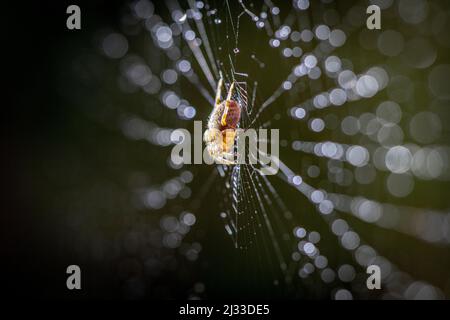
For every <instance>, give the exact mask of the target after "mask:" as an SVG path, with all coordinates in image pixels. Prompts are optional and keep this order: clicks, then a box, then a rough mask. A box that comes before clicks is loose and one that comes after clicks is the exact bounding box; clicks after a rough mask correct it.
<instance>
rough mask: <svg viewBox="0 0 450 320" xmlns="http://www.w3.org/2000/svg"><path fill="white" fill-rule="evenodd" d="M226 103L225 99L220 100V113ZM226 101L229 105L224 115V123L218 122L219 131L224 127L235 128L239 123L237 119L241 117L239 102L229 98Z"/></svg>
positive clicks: (224, 128)
mask: <svg viewBox="0 0 450 320" xmlns="http://www.w3.org/2000/svg"><path fill="white" fill-rule="evenodd" d="M226 103H227V101H224V102H222V104H223V107H222V108H220V109H221V110H222V113H223V112H224V109H225V104H226ZM228 103H229V105H228V113H227V116H226V124H225V125H222V124H220V127H219V128H220V130H221V131H222V130H226V129H236V128H237V126H238V124H239V120H240V119H241V107H240V106H239V104H238V103H237V102H236V101H234V100H230V101H228Z"/></svg>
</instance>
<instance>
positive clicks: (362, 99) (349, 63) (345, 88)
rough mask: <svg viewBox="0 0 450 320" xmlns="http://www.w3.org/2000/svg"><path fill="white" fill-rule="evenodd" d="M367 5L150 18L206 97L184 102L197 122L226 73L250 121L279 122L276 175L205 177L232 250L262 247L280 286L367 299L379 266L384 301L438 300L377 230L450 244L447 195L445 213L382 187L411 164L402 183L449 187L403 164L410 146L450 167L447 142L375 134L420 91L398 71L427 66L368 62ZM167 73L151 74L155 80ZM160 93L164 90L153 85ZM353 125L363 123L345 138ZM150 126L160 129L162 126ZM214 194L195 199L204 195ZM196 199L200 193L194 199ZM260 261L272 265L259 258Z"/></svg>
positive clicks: (271, 7) (167, 6) (376, 58)
mask: <svg viewBox="0 0 450 320" xmlns="http://www.w3.org/2000/svg"><path fill="white" fill-rule="evenodd" d="M136 3H138V4H140V5H141V7H139V6H136ZM149 3H150V2H148V1H145V0H141V1H138V2H133V5H134V7H133V5H132V6H131V7H132V8H134V10H137V11H139V10H138V9H136V8H138V7H139V8H141V9H140V10H142V6H144V4H146V5H147V6H148V4H149ZM441 5H443V4H441ZM160 6H161V7H160ZM364 6H365V2H364V1H363V2H358V1H355V2H353V3H351V2H348V3H347V4H345V5H342V2H340V1H322V2H317V3H315V2H314V3H313V2H312V1H311V2H310V1H307V0H304V1H294V2H293V5H292V4H286V3H281V2H280V3H275V2H272V1H270V0H266V1H263V2H259V1H243V0H239V1H229V0H226V1H224V2H222V1H193V0H191V1H187V2H178V1H175V0H168V1H166V2H165V3H164V5H158V6H157V5H156V4H154V5H152V7H156V9H155V13H152V14H151V15H149V16H148V17H146V18H145V19H142V20H143V23H144V24H145V26H146V28H147V29H148V30H149V33H150V35H151V37H152V40H153V47H154V49H155V50H156V49H158V50H160V52H161V54H162V53H164V54H165V55H167V57H168V58H167V59H166V60H168V61H169V62H168V65H169V66H168V67H167V68H169V67H170V64H173V65H178V70H177V69H176V68H177V67H173V69H174V70H176V71H177V73H178V76H179V77H180V78H181V77H183V79H186V80H187V82H188V83H189V84H190V86H189V89H188V90H192V89H194V90H195V91H196V93H197V100H195V101H194V100H192V103H190V102H188V103H185V104H186V105H187V104H192V105H193V106H194V107H196V110H197V111H199V112H198V114H195V116H193V117H190V118H189V119H188V120H192V119H193V118H195V119H201V118H200V116H203V115H205V114H207V112H203V110H200V109H201V108H200V105H202V104H205V103H208V104H209V105H210V106H212V105H213V98H212V97H213V95H214V90H215V87H216V82H217V80H218V79H219V74H220V73H222V74H223V75H224V79H225V83H226V86H229V84H230V83H231V82H233V81H235V82H236V83H237V84H238V85H237V86H236V92H235V94H234V97H233V99H235V100H237V101H238V102H239V103H240V104H241V106H242V110H243V114H242V119H241V123H240V127H241V128H243V129H248V128H254V129H260V128H265V129H271V128H275V129H280V133H281V141H280V143H281V147H282V148H281V153H280V159H277V160H279V163H280V171H279V172H278V174H277V175H276V176H264V175H261V174H260V171H259V170H258V168H257V167H256V166H253V165H250V164H242V165H235V166H223V165H218V166H215V167H214V168H213V170H212V173H211V174H210V175H209V178H208V181H209V183H208V184H207V185H208V186H210V185H211V184H212V180H213V179H216V180H218V181H219V183H218V184H217V188H211V189H210V190H209V192H217V193H218V194H219V195H220V196H221V201H220V203H219V204H218V206H217V208H214V210H215V211H216V214H217V216H218V217H219V219H221V220H222V221H223V225H224V229H223V234H224V236H229V238H230V239H231V242H232V245H233V246H234V248H235V249H236V250H238V251H244V252H251V253H253V254H255V255H256V257H257V258H256V259H257V260H256V261H258V264H261V265H264V266H268V269H269V270H270V274H271V280H272V281H273V283H274V284H275V285H278V284H280V283H283V284H286V285H288V286H293V287H299V286H300V287H301V286H307V287H310V288H316V287H317V286H319V285H320V286H323V287H325V289H324V291H323V292H325V294H329V293H330V292H331V294H332V298H336V299H351V298H353V297H360V298H364V297H369V296H370V294H369V293H368V292H367V289H366V287H365V279H366V278H367V274H366V272H365V268H366V267H367V266H368V265H371V264H377V265H379V266H380V268H381V270H382V274H384V276H383V281H385V283H386V284H387V285H386V287H385V288H384V291H383V292H382V294H383V296H384V297H387V298H392V297H394V298H405V297H407V298H408V297H416V296H417V295H418V294H419V293H420V292H422V293H423V291H421V290H422V289H424V290H428V291H427V292H428V297H431V298H439V297H442V296H443V293H442V288H439V287H438V285H437V283H436V280H434V282H433V284H431V283H429V282H426V281H425V280H421V279H420V277H419V279H416V278H415V276H413V275H411V274H410V273H409V272H410V271H414V269H413V268H410V267H408V266H407V265H405V264H402V267H399V266H397V264H396V262H394V261H393V259H392V258H394V259H395V260H396V258H397V257H396V256H395V254H393V253H392V246H390V245H389V244H387V243H385V242H384V241H381V240H380V239H379V238H377V237H376V236H374V234H376V233H377V232H378V230H382V231H380V232H381V234H385V233H384V232H385V230H388V231H394V232H396V233H401V234H405V235H408V236H411V237H413V238H415V239H416V240H420V241H424V242H426V243H427V245H430V246H433V247H434V246H444V247H445V246H448V245H449V242H450V238H449V233H448V225H449V218H448V214H447V213H446V212H445V210H446V208H448V203H443V205H441V208H439V207H438V206H437V207H436V208H433V207H432V206H433V204H432V203H426V204H425V205H423V204H422V206H421V204H419V203H414V202H411V203H408V200H410V201H411V198H406V200H403V201H402V200H398V199H396V198H395V197H392V196H391V195H390V194H389V192H388V193H386V192H385V193H383V192H380V191H379V190H380V186H382V185H383V183H384V181H385V180H386V179H387V181H389V179H397V178H398V176H397V175H396V174H405V173H406V175H402V176H401V179H403V180H401V181H405V184H400V185H397V187H398V189H399V190H404V189H405V188H406V187H405V185H406V184H411V181H412V184H414V183H417V184H419V183H420V182H417V180H418V179H421V178H423V177H425V178H426V180H432V181H434V180H439V181H444V182H443V183H447V181H448V177H447V175H446V174H447V173H446V170H444V169H443V170H441V171H439V172H438V173H437V174H434V175H433V174H432V173H431V176H430V172H429V170H428V169H426V168H425V169H424V167H423V165H422V166H421V165H420V163H419V164H418V165H417V168H416V169H417V170H415V169H414V167H413V165H408V164H407V165H405V164H404V162H402V160H404V159H407V160H408V159H410V160H409V162H411V163H412V161H413V159H412V155H414V154H417V155H418V157H419V156H420V154H419V153H420V152H422V156H423V157H428V156H430V155H433V154H434V155H435V156H436V154H438V155H439V157H438V158H440V159H441V166H442V167H445V166H446V163H445V160H443V159H446V157H447V152H448V151H447V149H446V148H447V147H446V146H445V145H439V144H433V145H431V144H430V145H428V146H427V147H428V149H427V148H420V147H419V146H417V145H416V146H411V144H408V143H406V142H404V141H403V139H401V140H402V141H399V142H397V143H396V142H394V143H385V142H386V140H383V139H384V138H382V137H381V138H380V134H379V132H381V130H382V129H383V128H385V127H388V128H395V130H396V131H398V130H399V129H400V131H402V128H401V127H400V126H398V125H397V124H396V122H395V121H391V120H392V117H393V116H395V115H392V112H394V113H395V110H397V109H395V108H394V109H392V110H394V111H392V110H391V109H389V110H391V111H392V112H391V113H390V114H388V115H385V113H386V112H385V108H384V107H381V104H382V103H383V102H384V101H386V100H388V101H390V103H391V102H393V101H395V100H397V102H395V104H397V103H400V104H401V103H402V97H403V96H404V95H406V94H410V95H412V93H405V92H403V91H402V90H400V89H399V90H400V91H401V92H398V90H397V91H396V89H395V88H393V87H391V85H392V83H393V80H392V79H396V81H403V83H405V81H406V84H407V83H409V82H411V81H410V80H409V82H408V81H407V80H408V77H411V78H412V79H416V78H414V77H420V76H421V74H420V71H418V74H419V75H417V76H416V75H415V74H413V75H409V74H407V71H405V70H402V69H401V70H398V69H396V67H395V65H396V62H397V61H395V60H386V59H382V57H380V54H377V53H376V52H375V53H374V52H373V51H372V52H369V53H368V54H367V56H366V57H356V56H355V55H354V50H355V46H356V47H357V48H358V50H360V49H359V47H358V46H357V44H356V45H355V42H356V43H357V42H358V41H360V38H361V37H363V36H365V35H366V34H365V32H366V30H365V26H364V24H363V23H359V22H354V21H353V20H352V19H353V18H354V17H355V12H356V13H360V14H361V15H362V16H364V11H363V10H364V9H365V7H364ZM144 7H145V6H144ZM158 10H160V11H161V12H164V11H165V10H168V12H169V16H170V18H167V20H165V19H162V18H161V16H163V13H160V11H158ZM391 10H394V8H393V7H392V8H391ZM322 12H328V13H329V14H330V15H331V14H334V15H336V14H337V16H338V19H337V21H336V22H334V23H332V25H330V26H328V25H327V23H326V21H324V20H326V19H325V18H324V16H325V17H326V15H322V14H321V13H322ZM340 12H342V17H341V16H340V15H339V13H340ZM157 13H158V14H160V15H161V16H159V15H158V16H157V15H156V14H157ZM138 15H139V14H138ZM329 20H330V19H329ZM331 20H332V19H331ZM363 22H364V21H363ZM169 25H170V26H171V28H172V31H171V35H170V37H169V38H170V39H169V40H167V39H166V38H165V37H163V35H162V33H163V31H162V29H161V28H167V27H168V26H169ZM393 27H396V25H395V23H394V24H393ZM402 28H403V27H402ZM164 30H166V29H164ZM401 30H402V32H403V33H404V35H405V36H410V35H411V33H412V32H411V30H409V29H408V28H403V29H401ZM163 40H164V41H163ZM436 50H438V49H436ZM174 52H175V53H174ZM172 56H175V58H174V57H172ZM184 61H188V62H189V64H190V68H189V70H188V71H183V69H182V68H180V67H179V66H180V65H181V62H183V63H184ZM153 69H155V67H154V66H152V71H154V70H153ZM163 74H164V73H163ZM157 78H158V77H157V75H156V71H154V72H153V78H152V79H153V80H154V79H157ZM161 78H164V75H163V76H161ZM405 78H406V80H405ZM153 80H152V81H153ZM158 81H159V83H160V87H161V91H164V92H165V93H162V95H161V96H162V103H163V104H165V105H166V106H167V107H168V108H169V109H174V110H179V109H180V105H181V103H179V104H178V105H175V106H172V105H171V102H170V101H169V99H165V97H167V96H168V95H175V96H176V97H177V99H178V100H179V101H181V100H184V101H186V102H187V96H189V97H191V98H192V97H193V95H189V94H187V90H182V89H181V88H180V87H178V88H175V87H173V88H172V87H171V85H172V84H171V83H170V82H171V81H167V80H164V79H160V80H158ZM161 84H162V85H161ZM392 86H393V85H392ZM168 88H170V89H168ZM397 89H398V87H397ZM144 90H145V88H144ZM169 90H170V93H168V92H169ZM177 90H178V91H177ZM157 93H159V90H155V92H153V91H152V92H150V94H157ZM183 95H185V96H184V97H183ZM192 99H194V98H192ZM200 100H201V101H200ZM403 101H404V103H406V101H407V100H403ZM359 106H361V107H359ZM358 108H359V109H358ZM402 108H403V107H402ZM405 108H406V107H405ZM408 112H411V113H413V114H415V113H418V112H417V111H414V110H409V111H408ZM388 113H389V112H388ZM404 113H406V111H405V112H404ZM400 114H401V112H400ZM182 115H183V114H182ZM350 115H351V117H350ZM383 117H384V118H383ZM355 119H356V120H355ZM184 120H186V119H184ZM203 120H205V119H203ZM372 120H374V121H372ZM371 121H372V122H371ZM368 123H370V125H371V126H374V127H375V129H371V127H370V126H369V125H368ZM141 125H142V123H141ZM147 125H148V123H147V122H145V123H144V126H147ZM172 125H174V124H172ZM174 126H175V125H174ZM185 126H186V127H188V125H185ZM352 126H353V127H356V131H355V132H354V133H352V134H347V133H348V132H350V131H351V130H352V128H353V127H352ZM134 127H136V123H134ZM150 127H152V130H156V129H159V130H164V128H162V127H159V126H158V125H156V124H151V125H150ZM341 128H342V129H341ZM166 130H170V128H169V129H167V128H166ZM383 130H384V129H383ZM386 130H387V129H386ZM389 130H391V129H389ZM402 132H403V131H402ZM402 135H403V133H402ZM131 136H133V134H131ZM388 136H389V137H391V136H395V132H394V131H389V134H388ZM133 137H135V136H133ZM394 140H395V139H394ZM439 141H443V140H438V142H439ZM167 144H168V145H169V144H170V141H168V142H167ZM417 152H419V153H417ZM433 152H434V153H433ZM380 153H381V154H382V155H383V157H382V159H383V161H382V162H385V161H384V159H386V163H385V164H384V165H378V163H377V161H378V162H379V160H377V159H379V157H378V156H377V154H380ZM389 154H390V155H392V159H391V160H392V161H390V162H389V161H388V160H389V159H390V158H389V156H388V155H389ZM430 157H432V158H430V159H432V160H433V159H435V158H433V156H430ZM417 161H418V162H420V161H419V160H417ZM436 161H437V160H436ZM405 166H406V167H405ZM175 169H176V170H179V169H180V168H175ZM198 170H211V167H205V166H202V167H201V168H199V169H198ZM427 170H428V171H427ZM216 175H217V177H216ZM388 175H390V176H388ZM194 176H195V175H194ZM358 176H361V178H357V177H358ZM370 176H374V177H375V178H370ZM386 176H388V178H386ZM214 177H216V178H214ZM367 177H369V178H367ZM389 177H391V178H389ZM349 180H350V183H348V181H349ZM380 181H381V184H380ZM388 185H389V182H388ZM367 186H369V187H367ZM207 189H208V187H205V189H202V192H199V193H198V194H201V195H202V197H204V194H205V193H207V192H208V190H207ZM394 189H395V188H394ZM406 189H407V188H406ZM405 192H406V191H405ZM412 192H413V191H412V190H409V192H407V194H410V193H412ZM390 193H393V194H395V193H396V191H395V190H394V191H392V190H391V191H390ZM397 194H398V193H397ZM199 206H200V204H199V202H198V201H196V205H195V206H191V207H192V208H195V209H198V208H199ZM428 207H429V209H428ZM442 208H444V209H442ZM199 219H201V217H199ZM441 226H444V227H441ZM418 230H419V231H418ZM430 234H434V236H432V235H430ZM393 239H396V238H395V236H393ZM372 242H373V243H375V244H371V243H372ZM377 245H379V246H380V247H381V248H384V249H385V250H387V251H388V254H389V256H390V258H388V257H386V256H384V255H382V253H381V252H379V251H381V250H382V249H380V250H378V249H377V248H376V246H377ZM446 258H448V257H446ZM248 259H249V260H251V258H248ZM257 268H260V269H263V267H261V266H258V265H255V269H257ZM264 269H266V267H264ZM260 272H261V274H262V276H261V278H260V279H259V280H263V281H266V279H267V277H266V274H265V273H264V272H263V271H262V270H260ZM416 274H417V273H416ZM422 276H423V274H422ZM323 292H322V293H323ZM322 293H320V294H322ZM320 294H319V296H321V295H320Z"/></svg>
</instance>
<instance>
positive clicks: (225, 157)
mask: <svg viewBox="0 0 450 320" xmlns="http://www.w3.org/2000/svg"><path fill="white" fill-rule="evenodd" d="M222 86H223V77H222V75H221V76H220V79H219V82H218V84H217V90H216V99H215V104H214V108H213V110H212V112H211V114H210V116H209V119H208V125H207V127H208V129H207V130H206V131H205V134H204V135H203V140H204V141H205V143H206V148H207V150H208V153H209V155H210V156H211V157H212V158H213V159H214V160H215V161H216V162H217V163H220V164H225V165H233V164H235V160H234V152H233V147H234V139H235V137H236V133H237V132H236V130H237V127H238V124H239V120H240V118H241V105H240V103H239V102H237V101H235V100H232V96H233V91H234V88H235V81H233V82H232V83H231V86H230V88H229V90H228V95H227V98H226V100H225V101H222V102H221V101H220V99H221V94H222Z"/></svg>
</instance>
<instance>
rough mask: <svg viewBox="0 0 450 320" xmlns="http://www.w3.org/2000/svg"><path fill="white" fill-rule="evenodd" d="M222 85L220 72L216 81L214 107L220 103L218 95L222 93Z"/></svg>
mask: <svg viewBox="0 0 450 320" xmlns="http://www.w3.org/2000/svg"><path fill="white" fill-rule="evenodd" d="M222 86H223V78H222V74H221V75H220V79H219V82H218V83H217V90H216V101H215V102H216V105H215V107H217V106H218V105H219V104H220V96H221V94H222Z"/></svg>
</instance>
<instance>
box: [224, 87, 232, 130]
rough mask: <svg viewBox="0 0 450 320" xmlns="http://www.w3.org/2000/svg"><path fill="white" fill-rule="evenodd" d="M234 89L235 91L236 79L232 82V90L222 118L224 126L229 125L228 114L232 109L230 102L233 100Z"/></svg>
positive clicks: (229, 92) (229, 91)
mask: <svg viewBox="0 0 450 320" xmlns="http://www.w3.org/2000/svg"><path fill="white" fill-rule="evenodd" d="M233 91H234V81H233V83H231V86H230V90H228V96H227V100H226V101H225V110H224V111H223V115H222V120H221V124H222V126H226V125H227V115H228V110H229V109H230V102H231V97H232V96H233Z"/></svg>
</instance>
